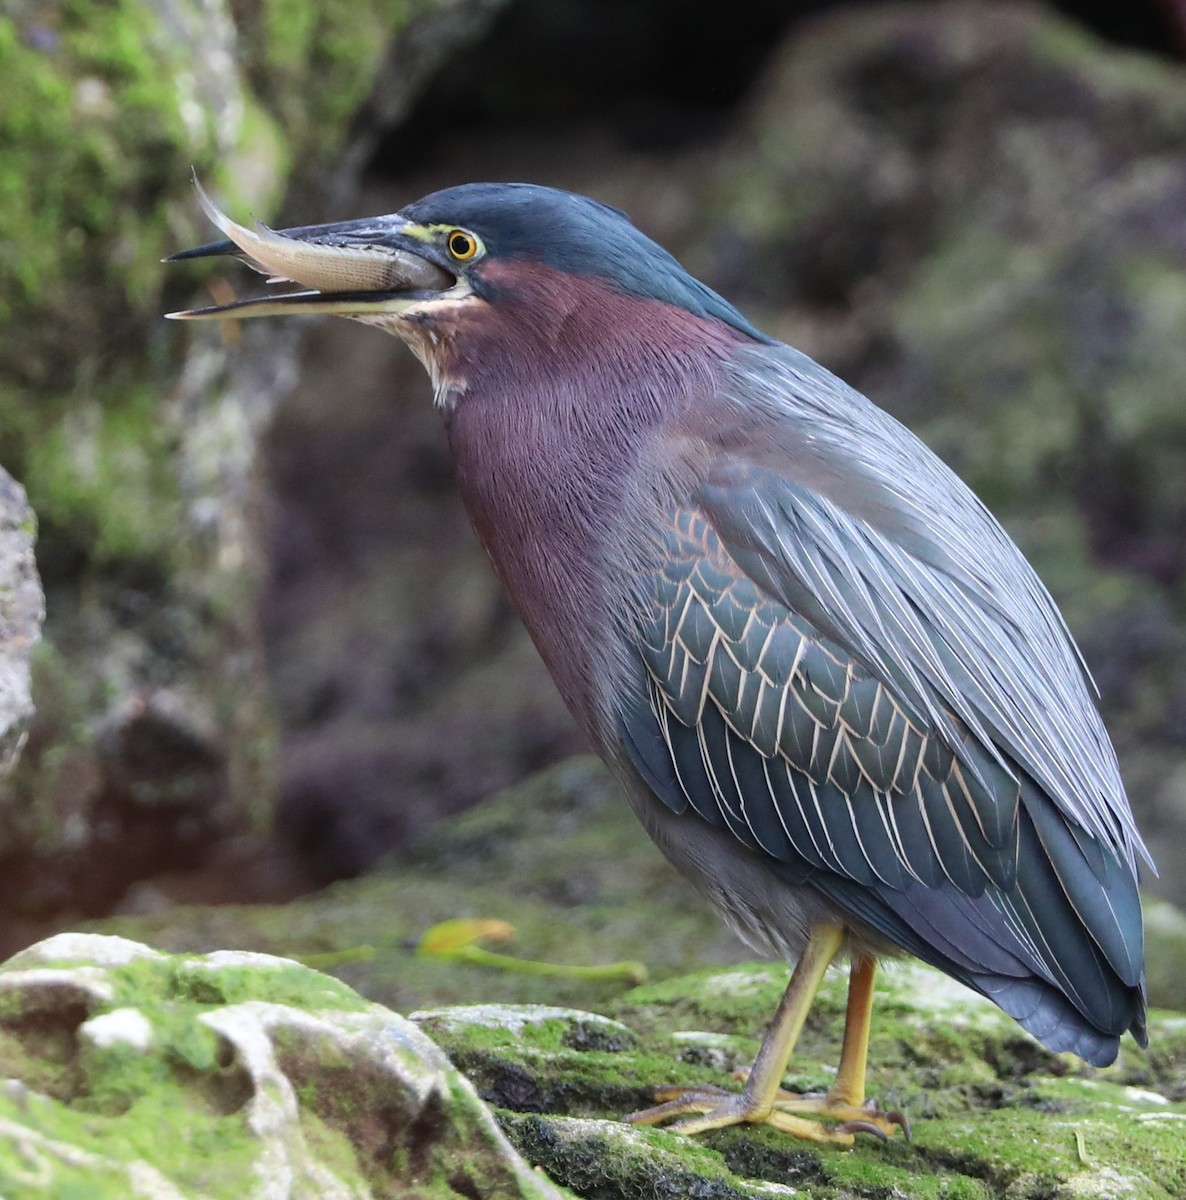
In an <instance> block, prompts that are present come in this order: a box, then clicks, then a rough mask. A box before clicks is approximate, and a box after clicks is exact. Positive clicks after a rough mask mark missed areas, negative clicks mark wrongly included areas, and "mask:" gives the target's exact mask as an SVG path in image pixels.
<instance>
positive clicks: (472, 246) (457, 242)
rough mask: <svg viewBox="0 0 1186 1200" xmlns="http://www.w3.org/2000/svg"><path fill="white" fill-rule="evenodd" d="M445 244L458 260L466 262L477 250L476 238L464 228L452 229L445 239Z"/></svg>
mask: <svg viewBox="0 0 1186 1200" xmlns="http://www.w3.org/2000/svg"><path fill="white" fill-rule="evenodd" d="M445 244H446V245H447V246H448V247H449V253H450V254H451V255H453V257H454V258H455V259H457V261H458V262H468V261H469V260H470V259H471V258H473V256H474V255H475V254H477V252H478V239H477V238H476V237H474V235H473V234H472V233H466V232H465V230H464V229H454V230H453V231H452V232H451V233H450V234H449V236H448V237H447V238H446V239H445Z"/></svg>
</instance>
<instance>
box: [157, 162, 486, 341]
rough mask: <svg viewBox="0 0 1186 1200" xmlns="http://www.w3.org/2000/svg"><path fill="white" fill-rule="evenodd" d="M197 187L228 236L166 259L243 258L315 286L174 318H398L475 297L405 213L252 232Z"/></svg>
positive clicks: (272, 277) (276, 275) (266, 271)
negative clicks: (428, 304)
mask: <svg viewBox="0 0 1186 1200" xmlns="http://www.w3.org/2000/svg"><path fill="white" fill-rule="evenodd" d="M194 186H195V187H196V188H197V191H198V200H199V202H200V203H201V205H202V210H203V211H204V212H205V214H206V215H207V216H208V217H209V218H210V220H211V221H212V222H213V223H214V224H215V225H217V226H218V228H219V229H220V230H221V231H222V232H223V233H224V234H226V236H227V240H226V241H223V242H211V243H210V244H209V245H206V246H198V247H196V248H195V249H193V250H183V251H181V252H180V253H178V254H173V255H170V256H169V258H167V259H165V260H164V261H165V262H178V261H180V260H183V259H189V258H207V257H211V256H214V255H236V256H238V257H239V258H241V259H242V260H243V261H244V262H245V263H246V264H247V265H248V266H249V267H251V268H253V269H254V270H256V271H259V272H260V273H261V274H263V275H266V276H267V277H268V282H269V283H296V284H300V285H302V286H303V287H305V288H308V289H311V290H309V291H297V292H281V293H275V294H272V295H268V296H259V297H255V298H252V299H248V300H235V301H232V302H231V303H229V304H218V305H214V306H212V307H210V308H196V309H189V310H187V311H185V312H173V313H168V314H166V315H167V316H168V317H169V318H170V319H172V320H185V321H200V320H207V319H209V318H212V317H215V318H220V319H225V318H227V317H231V318H242V317H271V316H287V315H289V314H292V313H335V314H337V315H339V316H346V317H364V318H365V317H367V316H371V315H376V316H383V315H386V316H389V317H398V316H401V315H403V314H404V313H406V312H408V311H409V310H410V309H411V308H413V307H415V306H416V305H418V304H423V303H424V302H425V301H431V300H434V299H439V298H442V297H448V298H449V299H454V298H456V299H462V298H463V297H464V296H466V295H469V294H471V293H470V289H469V286H468V285H467V284H465V283H464V281H463V280H461V279H459V277H458V276H457V275H455V274H454V273H452V272H450V271H448V270H446V269H445V268H444V266H442V265H441V264H440V263H437V262H433V261H432V257H433V256H434V254H435V253H438V252H437V251H435V247H434V246H433V244H432V243H431V241H429V240H428V239H427V237H426V234H425V231H424V230H422V229H421V228H420V226H417V225H415V224H413V223H411V222H409V221H405V220H404V219H403V218H402V217H400V216H391V217H376V218H372V219H369V220H362V221H344V222H342V223H340V224H336V225H308V226H304V227H302V228H299V229H286V230H282V231H277V230H274V229H269V228H268V227H267V226H266V225H263V224H260V223H259V222H255V227H254V228H253V229H248V228H247V227H246V226H244V225H239V224H237V223H236V222H235V221H232V220H231V219H230V217H228V216H227V215H226V214H225V213H223V212H222V211H221V210H219V209H218V207H217V206H216V205H215V204H214V202H213V201H212V200H211V199H210V197H209V196H207V195H206V193H205V191H204V190H203V188H202V185H201V184H200V183H198V181H197V179H196V178H195V179H194Z"/></svg>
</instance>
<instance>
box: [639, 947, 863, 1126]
mask: <svg viewBox="0 0 1186 1200" xmlns="http://www.w3.org/2000/svg"><path fill="white" fill-rule="evenodd" d="M843 941H844V930H843V929H842V928H841V926H839V925H820V926H817V927H816V928H815V929H814V930H813V931H812V934H811V937H810V939H809V940H808V942H807V945H806V947H805V948H804V950H803V953H802V954H801V955H800V956H799V961H798V962H797V963H796V964H795V970H794V971H793V972H792V974H791V981H790V983H789V984H788V985H787V990H786V992H784V993H783V997H782V1000H781V1001H780V1002H779V1005H778V1011H777V1012H776V1013H775V1014H774V1020H773V1022H772V1023H771V1025H770V1029H769V1032H768V1033H767V1034H766V1038H765V1040H764V1041H763V1042H762V1047H761V1049H760V1050H759V1051H758V1057H757V1058H756V1059H755V1060H754V1065H753V1069H752V1070H751V1071H750V1073H749V1077H748V1078H747V1079H746V1081H745V1087H744V1088H743V1089H742V1091H741V1092H740V1094H736V1093H732V1092H726V1091H724V1090H723V1089H722V1088H716V1087H698V1088H666V1089H663V1090H661V1091H660V1092H658V1093H657V1094H656V1097H655V1098H656V1099H663V1098H664V1097H669V1098H668V1099H666V1101H665V1102H664V1103H661V1104H657V1105H655V1107H654V1108H645V1109H642V1110H641V1111H640V1112H635V1113H630V1114H629V1115H628V1116H627V1117H626V1118H625V1120H627V1121H629V1122H630V1123H631V1124H634V1125H658V1124H659V1123H660V1122H661V1121H665V1120H666V1119H667V1118H668V1117H677V1116H683V1115H684V1114H689V1113H690V1114H696V1115H692V1116H689V1117H687V1118H686V1119H685V1120H682V1121H680V1122H678V1124H676V1125H673V1126H672V1128H673V1129H675V1130H676V1131H678V1132H679V1133H703V1132H704V1131H705V1130H708V1129H721V1128H724V1127H725V1126H727V1125H739V1124H741V1123H742V1122H751V1123H753V1124H765V1125H771V1126H773V1127H774V1128H775V1129H778V1130H781V1131H782V1132H783V1133H789V1134H793V1135H794V1136H795V1137H800V1138H804V1139H805V1140H807V1141H813V1142H832V1143H836V1144H839V1145H843V1146H851V1145H852V1142H853V1135H852V1131H851V1130H849V1129H846V1128H845V1127H844V1126H843V1125H840V1126H836V1127H829V1126H826V1125H822V1124H821V1123H820V1122H819V1121H817V1120H811V1119H808V1118H805V1117H801V1116H797V1115H795V1114H793V1113H791V1112H788V1111H786V1110H785V1107H784V1105H785V1103H786V1102H785V1101H784V1102H781V1103H776V1102H778V1101H779V1095H780V1089H779V1084H780V1083H781V1082H782V1077H783V1074H784V1073H785V1071H786V1068H787V1061H788V1060H789V1059H790V1056H791V1051H792V1050H793V1049H794V1048H795V1043H796V1042H797V1041H798V1039H799V1033H800V1032H801V1030H802V1029H803V1023H804V1021H805V1020H806V1019H807V1013H808V1011H809V1009H810V1008H811V1004H812V1001H813V1000H814V999H815V994H816V992H817V991H818V990H819V985H820V981H821V980H822V979H823V977H824V972H825V971H827V969H828V966H829V964H830V963H831V961H832V959H834V958H835V957H836V954H837V952H838V951H839V949H840V947H841V944H842V943H843ZM871 982H872V981H871V980H870V984H871ZM866 1024H867V1020H866ZM846 1045H847V1039H846ZM862 1056H863V1050H862ZM861 1111H862V1112H863V1110H861ZM824 1115H830V1114H824ZM864 1124H865V1120H864V1118H863V1117H862V1120H861V1125H862V1127H863V1126H864ZM878 1132H880V1131H878Z"/></svg>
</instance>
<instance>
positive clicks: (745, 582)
mask: <svg viewBox="0 0 1186 1200" xmlns="http://www.w3.org/2000/svg"><path fill="white" fill-rule="evenodd" d="M649 590H650V601H651V602H650V604H649V605H648V606H647V609H646V615H645V616H644V617H643V618H642V619H641V620H640V623H639V635H640V636H639V643H638V644H639V648H640V653H641V657H642V660H643V663H644V664H645V668H646V673H647V681H648V688H649V691H650V708H651V711H652V712H653V713H654V714H655V715H656V716H657V719H658V722H659V729H660V731H661V733H662V739H663V745H662V748H661V750H660V753H662V754H666V755H669V756H670V758H671V761H672V762H673V763H674V765H675V769H676V771H677V774H678V776H679V781H680V785H681V790H682V791H683V792H684V793H685V794H686V796H687V799H688V802H689V803H690V804H691V806H692V808H693V809H694V810H695V811H696V813H697V814H698V815H699V816H700V817H702V818H703V819H704V820H706V821H709V822H711V823H713V824H716V825H719V826H722V827H724V828H727V829H729V830H730V831H731V832H732V833H733V834H734V836H736V837H737V838H738V839H739V840H741V841H742V842H744V843H746V844H747V845H749V846H750V847H751V848H753V849H760V850H762V851H764V852H765V853H767V854H769V855H770V856H772V857H773V858H776V859H780V860H782V861H784V862H786V861H791V860H792V859H794V858H796V857H798V858H802V859H803V860H804V861H805V862H806V863H808V864H810V865H811V866H812V867H817V868H826V869H827V870H829V871H832V872H835V873H837V874H840V875H843V876H845V877H847V878H849V879H853V880H856V881H858V882H861V883H865V884H871V883H874V882H876V881H878V880H880V881H882V882H884V883H887V884H890V885H891V886H899V887H900V886H901V885H902V884H903V883H904V882H905V881H906V879H907V878H910V877H913V878H915V879H918V880H921V881H924V882H926V883H929V884H936V883H938V882H939V880H940V879H942V878H944V877H947V878H950V879H952V880H954V881H955V882H956V883H957V884H958V886H959V887H960V888H961V889H962V890H964V891H966V892H968V893H969V894H974V895H975V894H979V893H980V892H982V891H983V890H984V887H985V885H986V883H987V882H988V881H990V880H991V881H994V882H996V883H997V884H999V885H1000V886H1001V887H1008V886H1010V884H1011V882H1012V879H1013V873H1014V869H1015V865H1016V836H1017V830H1016V814H1017V803H1018V786H1017V782H1016V780H1015V779H1014V778H1013V777H1012V776H1010V775H1008V774H1006V773H1005V772H1004V771H1003V770H1002V769H1001V768H1000V767H999V766H998V765H997V764H996V763H995V762H994V761H993V760H992V758H991V757H989V756H988V755H986V754H984V753H983V752H980V751H978V748H977V747H976V746H975V745H971V746H967V747H965V754H964V757H965V759H967V760H969V761H972V762H974V763H975V764H976V768H977V770H976V771H975V772H973V771H969V770H968V769H967V768H966V766H965V765H964V762H963V761H961V758H960V757H959V756H957V755H956V754H955V753H953V751H952V750H951V748H950V747H949V745H948V744H947V743H946V742H945V741H944V740H943V738H942V737H941V736H939V735H938V734H937V733H936V731H935V729H934V728H933V727H932V726H930V725H928V723H927V722H926V721H925V719H921V718H920V717H919V716H918V715H917V713H916V712H915V711H913V710H912V709H911V708H910V707H909V706H907V705H906V704H904V703H902V702H901V700H900V699H899V698H898V693H897V690H896V689H895V688H893V687H891V686H888V685H887V683H886V682H885V681H884V680H883V679H880V678H878V677H877V676H875V675H874V674H872V673H871V672H870V671H869V670H867V669H866V668H864V667H863V666H861V665H860V664H859V663H858V662H857V660H856V659H855V658H854V656H853V655H852V654H851V653H850V652H849V651H848V650H847V649H846V648H844V647H843V646H842V645H840V644H838V643H837V642H836V641H834V640H831V639H829V638H827V637H825V636H823V635H821V634H820V633H819V632H818V630H817V629H816V628H814V627H813V626H812V624H811V623H810V622H809V621H808V620H806V619H805V618H804V617H802V616H800V615H799V614H798V613H797V612H794V611H792V610H791V609H790V608H789V606H786V605H784V604H782V603H779V602H778V601H776V600H773V599H772V598H771V597H770V596H769V595H768V594H767V593H766V592H765V591H764V590H763V589H762V588H760V587H759V586H758V585H757V584H756V583H755V581H754V580H753V579H752V578H751V577H750V576H749V575H748V574H747V573H745V572H744V571H742V570H741V569H740V568H739V567H738V565H737V564H736V562H734V561H733V560H732V558H731V556H730V555H728V553H727V552H726V551H725V550H724V547H723V546H722V543H721V540H720V538H719V536H718V534H717V532H716V530H715V529H714V527H713V526H712V525H711V524H710V522H709V520H708V518H707V517H706V516H705V514H704V513H703V512H701V511H696V510H682V511H680V512H678V513H676V514H675V515H674V519H673V521H672V523H671V527H670V530H669V532H668V535H667V539H666V546H665V549H664V554H663V564H662V568H661V570H660V571H658V572H657V573H656V574H655V575H653V576H652V577H651V579H650V581H649ZM951 723H952V722H951V721H950V720H949V724H951ZM965 736H967V735H965ZM754 751H757V753H756V754H755V753H754ZM985 777H987V778H989V779H990V780H992V783H993V785H994V786H993V788H992V790H990V789H989V788H986V787H985V785H984V784H983V783H982V782H981V779H982V778H985Z"/></svg>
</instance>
